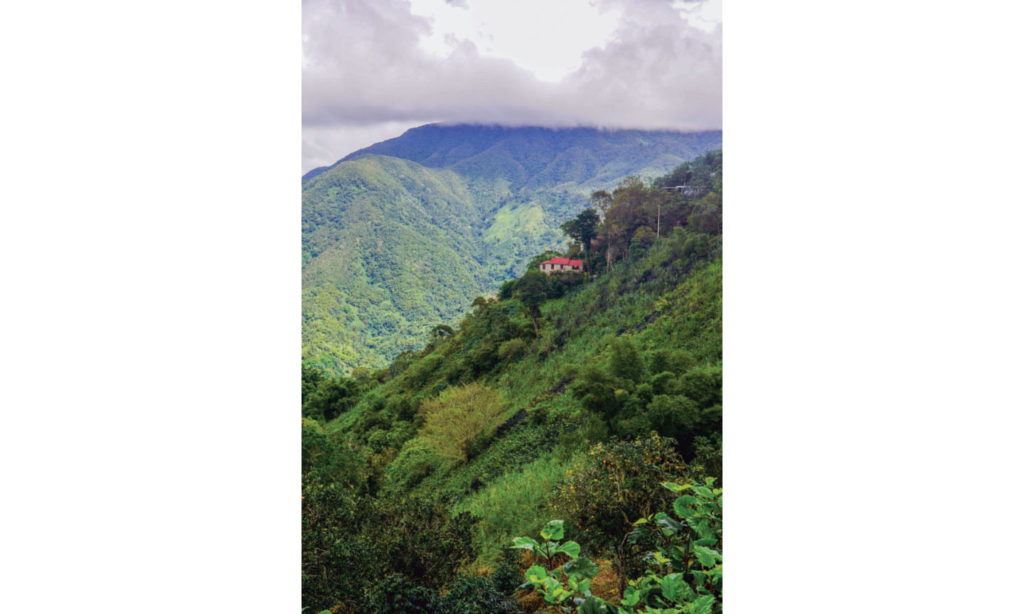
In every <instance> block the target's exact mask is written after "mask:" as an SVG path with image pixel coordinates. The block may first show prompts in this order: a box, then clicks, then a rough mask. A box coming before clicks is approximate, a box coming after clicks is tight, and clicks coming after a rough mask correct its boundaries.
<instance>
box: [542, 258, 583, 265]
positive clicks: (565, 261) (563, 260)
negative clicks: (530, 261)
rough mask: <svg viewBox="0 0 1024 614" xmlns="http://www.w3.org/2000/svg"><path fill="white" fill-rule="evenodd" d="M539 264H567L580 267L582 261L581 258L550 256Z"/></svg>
mask: <svg viewBox="0 0 1024 614" xmlns="http://www.w3.org/2000/svg"><path fill="white" fill-rule="evenodd" d="M541 264H567V265H569V266H578V267H582V266H583V261H582V260H569V259H568V258H562V257H558V258H552V259H551V260H545V261H544V262H542V263H541Z"/></svg>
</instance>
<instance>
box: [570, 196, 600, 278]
mask: <svg viewBox="0 0 1024 614" xmlns="http://www.w3.org/2000/svg"><path fill="white" fill-rule="evenodd" d="M600 221H601V217H600V216H599V215H598V214H597V211H595V210H593V209H584V210H583V211H582V212H581V213H580V214H579V215H577V216H576V217H575V218H574V219H571V220H569V221H568V222H566V223H564V224H562V232H564V233H565V234H566V236H568V237H569V238H571V239H573V240H575V241H579V243H580V245H582V246H583V253H584V254H585V256H586V260H587V271H588V272H589V271H590V242H591V241H593V240H594V237H596V236H597V224H598V222H600Z"/></svg>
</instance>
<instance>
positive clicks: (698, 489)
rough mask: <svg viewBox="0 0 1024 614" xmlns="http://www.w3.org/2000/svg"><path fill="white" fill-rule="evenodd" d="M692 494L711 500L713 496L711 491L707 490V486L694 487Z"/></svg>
mask: <svg viewBox="0 0 1024 614" xmlns="http://www.w3.org/2000/svg"><path fill="white" fill-rule="evenodd" d="M693 492H695V493H697V494H698V495H700V496H702V497H704V498H705V499H711V498H712V497H714V495H713V494H711V489H710V488H708V487H707V486H694V487H693Z"/></svg>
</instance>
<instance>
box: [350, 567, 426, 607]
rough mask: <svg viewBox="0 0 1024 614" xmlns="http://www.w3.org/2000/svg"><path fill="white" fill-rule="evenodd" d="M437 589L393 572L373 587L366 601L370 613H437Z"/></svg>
mask: <svg viewBox="0 0 1024 614" xmlns="http://www.w3.org/2000/svg"><path fill="white" fill-rule="evenodd" d="M439 601H440V599H439V597H438V595H437V592H436V591H432V590H430V589H428V588H425V587H422V586H417V585H416V584H413V583H412V582H411V581H410V580H409V579H408V578H406V577H405V576H402V575H399V574H391V575H389V576H387V577H386V578H384V579H382V580H381V581H380V583H379V584H377V585H376V586H374V587H373V590H372V591H371V592H370V595H369V598H368V599H367V601H366V606H365V608H366V609H365V610H364V611H365V612H367V613H368V614H396V613H397V612H404V613H408V614H435V613H436V612H437V611H438V610H439V609H440V607H439V606H440V604H439Z"/></svg>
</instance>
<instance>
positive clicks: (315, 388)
mask: <svg viewBox="0 0 1024 614" xmlns="http://www.w3.org/2000/svg"><path fill="white" fill-rule="evenodd" d="M362 392H363V387H362V386H361V385H360V384H359V382H357V381H356V380H354V379H351V378H347V377H331V376H326V375H324V374H323V373H322V372H321V371H320V370H319V369H316V368H313V367H308V366H304V367H303V368H302V417H303V418H312V419H314V420H333V419H334V418H337V417H338V416H340V415H341V414H342V413H344V412H346V411H348V410H349V409H351V408H352V406H353V405H355V403H356V401H358V400H359V397H360V396H361V395H362Z"/></svg>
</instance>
